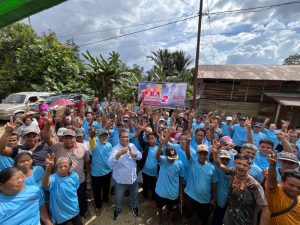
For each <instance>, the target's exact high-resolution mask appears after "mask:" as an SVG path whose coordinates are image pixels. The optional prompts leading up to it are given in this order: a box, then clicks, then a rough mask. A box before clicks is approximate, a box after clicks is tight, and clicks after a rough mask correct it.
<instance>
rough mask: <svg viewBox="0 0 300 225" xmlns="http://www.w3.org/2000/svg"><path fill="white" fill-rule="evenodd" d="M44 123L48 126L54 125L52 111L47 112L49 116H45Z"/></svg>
mask: <svg viewBox="0 0 300 225" xmlns="http://www.w3.org/2000/svg"><path fill="white" fill-rule="evenodd" d="M44 123H45V125H47V126H51V124H52V123H53V113H52V112H51V111H49V112H47V114H46V115H45V116H44Z"/></svg>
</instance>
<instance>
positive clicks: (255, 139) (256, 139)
mask: <svg viewBox="0 0 300 225" xmlns="http://www.w3.org/2000/svg"><path fill="white" fill-rule="evenodd" d="M252 137H253V142H254V144H255V145H256V147H259V141H260V140H261V139H266V138H267V136H266V135H265V134H263V133H262V132H259V133H256V132H252Z"/></svg>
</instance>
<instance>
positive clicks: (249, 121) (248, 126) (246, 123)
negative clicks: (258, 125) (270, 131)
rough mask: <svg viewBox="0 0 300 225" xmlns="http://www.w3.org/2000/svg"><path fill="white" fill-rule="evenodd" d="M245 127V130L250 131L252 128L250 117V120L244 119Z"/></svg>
mask: <svg viewBox="0 0 300 225" xmlns="http://www.w3.org/2000/svg"><path fill="white" fill-rule="evenodd" d="M245 126H246V127H247V128H250V129H251V127H252V117H251V118H250V119H249V118H248V117H247V119H246V121H245Z"/></svg>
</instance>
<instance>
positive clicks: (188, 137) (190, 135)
mask: <svg viewBox="0 0 300 225" xmlns="http://www.w3.org/2000/svg"><path fill="white" fill-rule="evenodd" d="M192 133H193V132H188V133H187V134H186V142H187V143H190V142H191V140H192Z"/></svg>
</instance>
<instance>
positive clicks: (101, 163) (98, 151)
mask: <svg viewBox="0 0 300 225" xmlns="http://www.w3.org/2000/svg"><path fill="white" fill-rule="evenodd" d="M111 150H112V146H111V144H110V143H109V142H106V143H105V144H102V143H101V142H100V141H99V140H97V142H96V148H95V149H94V150H93V151H92V169H91V175H92V176H94V177H100V176H104V175H106V174H108V173H110V172H111V168H110V167H109V166H108V159H109V155H110V153H111Z"/></svg>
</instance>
